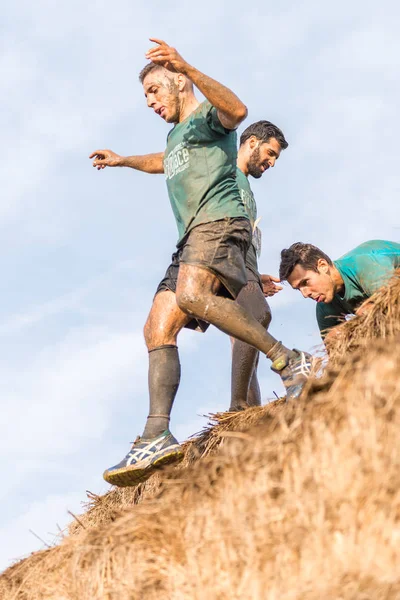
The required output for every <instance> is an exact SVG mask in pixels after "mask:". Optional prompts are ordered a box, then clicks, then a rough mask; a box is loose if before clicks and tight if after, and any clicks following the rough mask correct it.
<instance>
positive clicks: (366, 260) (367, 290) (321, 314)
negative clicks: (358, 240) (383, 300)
mask: <svg viewBox="0 0 400 600" xmlns="http://www.w3.org/2000/svg"><path fill="white" fill-rule="evenodd" d="M333 264H334V265H335V267H336V268H337V270H338V271H339V273H340V275H341V276H342V279H343V281H344V294H343V296H340V295H339V294H336V295H335V296H334V298H333V300H332V302H328V303H323V302H321V303H320V304H317V321H318V326H319V329H320V331H321V332H325V333H327V330H329V329H331V328H332V327H335V325H339V323H341V322H342V321H343V317H345V316H346V315H350V314H354V312H355V311H356V310H357V308H358V307H359V306H360V304H362V302H364V300H367V298H370V297H371V296H372V294H374V293H375V292H376V291H377V290H379V288H380V287H382V286H383V285H385V284H386V283H387V282H388V281H389V279H390V278H391V277H392V276H393V275H394V272H395V271H396V269H398V268H400V244H397V243H396V242H388V241H386V240H371V241H369V242H364V243H363V244H360V245H359V246H357V247H356V248H354V250H350V252H347V254H344V255H343V256H342V257H341V258H339V259H338V260H334V261H333Z"/></svg>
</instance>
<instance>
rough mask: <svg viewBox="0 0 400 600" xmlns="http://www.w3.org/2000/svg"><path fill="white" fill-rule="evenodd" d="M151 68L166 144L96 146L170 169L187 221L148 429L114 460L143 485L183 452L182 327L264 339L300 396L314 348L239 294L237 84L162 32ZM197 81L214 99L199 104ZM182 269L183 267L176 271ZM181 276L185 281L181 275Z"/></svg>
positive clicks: (104, 156)
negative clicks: (177, 407) (299, 345)
mask: <svg viewBox="0 0 400 600" xmlns="http://www.w3.org/2000/svg"><path fill="white" fill-rule="evenodd" d="M151 41H154V42H155V43H156V44H157V46H155V47H153V48H151V49H150V50H149V51H148V52H147V54H146V58H148V59H149V60H150V61H151V62H150V63H149V64H148V65H146V66H145V67H144V69H143V70H142V71H141V73H140V76H139V79H140V81H141V83H142V85H143V89H144V93H145V96H146V99H147V105H148V107H149V108H152V109H153V110H154V112H155V113H156V114H158V115H159V116H160V117H161V118H162V119H163V120H165V121H166V122H167V123H173V124H174V127H173V128H172V129H171V131H170V133H169V135H168V138H167V148H166V151H165V152H164V153H157V154H151V155H146V156H130V157H121V156H118V155H116V154H115V153H113V152H111V151H110V150H96V151H95V152H93V153H92V154H91V158H95V160H94V163H93V165H94V166H95V167H98V168H99V169H102V168H103V167H105V166H127V167H131V168H134V169H138V170H141V171H146V172H148V173H163V172H165V175H166V180H167V188H168V195H169V198H170V202H171V206H172V210H173V212H174V215H175V219H176V222H177V227H178V233H179V238H178V244H177V251H176V252H175V253H174V255H173V257H172V263H171V265H170V266H169V268H168V269H167V272H166V275H165V277H164V279H163V280H162V281H161V283H160V285H159V286H158V289H157V292H156V295H155V298H154V301H153V305H152V308H151V310H150V314H149V317H148V319H147V322H146V325H145V329H144V335H145V341H146V345H147V348H148V351H149V394H150V411H149V416H148V419H147V422H146V426H145V429H144V432H143V435H142V437H141V438H139V439H138V440H137V441H136V442H135V443H134V444H133V446H132V448H131V450H130V452H129V453H128V454H127V455H126V457H125V458H124V459H123V460H122V461H121V462H120V463H119V464H117V465H115V466H114V467H111V468H110V469H107V470H106V471H105V473H104V478H105V479H106V481H108V482H109V483H112V484H115V485H119V486H125V485H135V484H136V483H137V482H138V481H142V480H144V479H146V478H147V477H148V476H149V475H150V474H151V473H152V472H153V470H154V469H155V468H157V467H159V466H161V465H163V464H166V463H168V462H172V461H175V460H179V459H180V458H181V457H182V450H181V447H180V445H179V444H178V442H177V440H176V439H175V438H174V437H173V435H172V434H171V433H170V431H169V419H170V413H171V409H172V405H173V401H174V398H175V395H176V392H177V389H178V386H179V380H180V362H179V355H178V348H177V336H178V334H179V332H180V331H181V329H182V328H183V327H186V326H192V327H193V326H195V327H197V326H199V327H201V326H202V324H204V323H207V324H208V323H211V324H213V325H215V326H216V327H217V328H218V329H220V330H221V331H223V332H225V333H227V334H228V335H230V336H233V337H235V338H238V339H240V340H242V341H244V342H246V343H248V344H251V345H253V346H255V347H256V348H257V349H258V350H260V351H261V352H263V353H264V354H266V356H267V357H268V358H269V359H270V360H271V361H272V367H271V368H273V370H275V371H276V372H278V373H279V374H280V376H281V378H282V381H283V383H284V385H285V387H286V390H287V395H288V397H293V398H294V397H297V396H298V394H299V393H300V391H301V389H302V387H303V385H304V382H305V381H306V378H307V376H308V374H309V372H310V360H309V356H307V355H305V353H303V352H299V351H295V350H289V349H288V348H286V347H285V346H283V345H282V344H281V342H278V341H277V340H276V339H275V338H273V337H272V336H271V335H270V334H269V333H268V332H267V331H266V330H265V328H264V327H263V326H262V325H261V324H260V323H258V322H257V320H256V319H254V317H253V316H252V315H250V314H248V313H247V312H246V311H245V310H244V309H243V308H242V307H241V306H239V304H237V303H236V302H234V299H235V298H236V297H237V295H238V293H239V292H240V290H241V289H242V287H243V286H244V285H246V282H247V277H246V268H245V256H246V252H247V250H248V248H249V246H250V243H251V235H252V231H251V225H250V222H249V219H248V216H247V212H246V210H245V207H244V205H243V202H242V200H241V197H240V193H239V188H238V186H237V182H236V156H237V151H236V132H235V128H236V127H237V126H238V125H239V124H240V123H241V121H243V119H244V118H245V117H246V115H247V109H246V107H245V105H244V104H243V103H242V102H241V101H240V100H239V98H238V97H237V96H236V95H235V94H234V93H233V92H232V91H231V90H229V89H228V88H226V87H225V86H223V85H221V84H220V83H218V82H217V81H214V80H213V79H211V78H210V77H208V76H207V75H204V74H203V73H201V72H200V71H198V70H197V69H196V68H195V67H193V66H191V65H189V64H188V63H187V62H186V61H185V60H184V59H183V58H182V57H181V56H180V55H179V53H178V52H177V51H176V50H175V49H174V48H172V47H170V46H168V45H167V44H166V43H165V42H163V41H162V40H157V39H152V40H151ZM193 84H194V85H196V87H197V88H198V89H199V90H200V91H201V92H202V94H203V95H204V96H205V98H206V100H205V101H204V102H203V103H201V104H200V103H199V102H198V100H197V99H196V97H195V95H194V90H193ZM176 274H177V275H176ZM174 282H175V283H174Z"/></svg>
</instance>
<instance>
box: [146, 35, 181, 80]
mask: <svg viewBox="0 0 400 600" xmlns="http://www.w3.org/2000/svg"><path fill="white" fill-rule="evenodd" d="M150 41H151V42H155V43H156V44H158V45H157V46H154V47H153V48H150V50H148V51H147V52H146V55H145V56H146V58H147V59H148V60H151V62H153V63H155V64H156V65H160V66H161V67H164V68H165V69H168V71H172V72H173V73H184V72H185V68H186V67H187V66H188V63H187V62H186V61H185V60H184V59H183V58H182V56H181V55H180V54H179V52H178V51H177V50H176V49H175V48H172V46H168V44H167V43H166V42H164V41H163V40H158V39H157V38H150Z"/></svg>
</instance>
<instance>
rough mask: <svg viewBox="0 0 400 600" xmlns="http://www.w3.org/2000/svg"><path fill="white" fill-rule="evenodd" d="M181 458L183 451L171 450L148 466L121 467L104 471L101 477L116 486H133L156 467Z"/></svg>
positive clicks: (146, 477)
mask: <svg viewBox="0 0 400 600" xmlns="http://www.w3.org/2000/svg"><path fill="white" fill-rule="evenodd" d="M182 459H183V452H171V453H170V454H164V455H163V456H160V457H158V458H156V460H155V461H154V462H153V463H152V464H151V465H149V466H148V467H143V468H141V469H140V468H139V469H137V468H136V469H135V467H130V466H128V467H122V468H121V469H118V470H115V471H112V472H111V473H110V472H108V471H105V473H104V475H103V478H104V479H105V481H107V483H111V485H116V486H117V487H133V486H135V485H138V484H139V483H143V482H144V481H146V479H148V478H149V477H150V475H152V474H153V473H154V472H155V471H157V470H158V469H160V468H162V467H165V466H166V465H171V464H173V463H176V462H179V461H181V460H182Z"/></svg>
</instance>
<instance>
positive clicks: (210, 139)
mask: <svg viewBox="0 0 400 600" xmlns="http://www.w3.org/2000/svg"><path fill="white" fill-rule="evenodd" d="M236 138H237V136H236V131H231V130H228V129H225V128H224V127H223V125H222V124H221V122H220V120H219V118H218V115H217V109H216V108H215V107H214V106H212V105H211V103H210V102H208V101H205V102H203V103H202V104H200V105H199V106H198V107H197V109H196V110H195V111H193V112H192V113H191V114H190V115H189V116H188V117H187V118H186V119H185V120H184V121H182V123H178V124H176V125H175V127H174V128H173V129H172V130H171V131H170V133H169V135H168V138H167V148H166V150H165V154H164V173H165V177H166V181H167V188H168V195H169V199H170V202H171V206H172V210H173V212H174V215H175V219H176V223H177V226H178V233H179V239H178V244H177V245H178V246H179V245H180V244H181V243H182V240H183V238H184V237H185V236H186V235H187V234H188V233H189V231H190V230H191V229H193V227H196V226H197V225H200V224H202V223H210V222H211V221H218V220H220V219H224V218H226V217H230V218H235V217H245V218H248V215H247V212H246V209H245V207H244V205H243V202H242V199H241V196H240V193H239V188H238V184H237V182H236V158H237V146H236Z"/></svg>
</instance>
